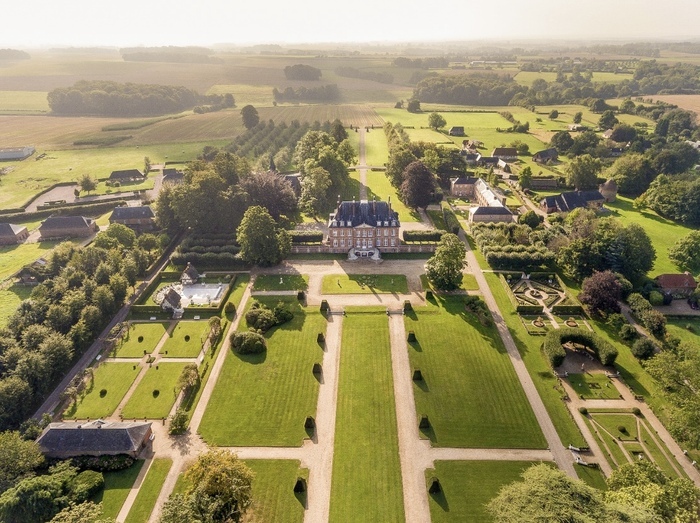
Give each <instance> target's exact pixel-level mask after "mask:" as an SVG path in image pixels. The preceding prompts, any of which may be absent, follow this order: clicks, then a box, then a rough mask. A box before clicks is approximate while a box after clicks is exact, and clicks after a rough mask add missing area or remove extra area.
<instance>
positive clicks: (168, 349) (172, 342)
mask: <svg viewBox="0 0 700 523" xmlns="http://www.w3.org/2000/svg"><path fill="white" fill-rule="evenodd" d="M208 333H209V325H208V324H207V322H206V321H204V320H195V321H179V322H177V325H176V326H175V329H174V330H173V332H172V335H171V336H170V337H169V338H168V339H167V340H166V342H165V344H164V345H163V347H161V349H160V354H161V355H162V356H163V357H165V358H196V357H197V356H198V355H199V353H200V352H201V350H202V341H203V340H204V339H206V335H207V334H208Z"/></svg>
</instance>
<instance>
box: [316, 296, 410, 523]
mask: <svg viewBox="0 0 700 523" xmlns="http://www.w3.org/2000/svg"><path fill="white" fill-rule="evenodd" d="M362 310H363V312H354V311H353V309H351V308H349V309H348V311H347V312H348V315H347V317H346V318H345V319H344V320H343V336H342V349H341V354H340V377H339V380H340V381H339V384H338V412H337V419H336V434H335V446H334V456H333V485H332V488H331V509H330V510H331V512H330V521H332V522H345V521H348V522H350V521H357V520H358V513H357V510H358V507H362V509H361V510H362V520H363V521H384V522H389V521H392V522H394V521H404V514H403V494H402V488H401V465H400V462H399V444H398V435H397V429H396V411H395V402H394V385H393V383H394V382H393V379H392V369H391V348H390V345H389V324H388V321H387V317H386V314H385V313H384V309H375V312H367V311H368V309H362ZM369 339H371V340H372V342H371V343H368V342H367V340H369Z"/></svg>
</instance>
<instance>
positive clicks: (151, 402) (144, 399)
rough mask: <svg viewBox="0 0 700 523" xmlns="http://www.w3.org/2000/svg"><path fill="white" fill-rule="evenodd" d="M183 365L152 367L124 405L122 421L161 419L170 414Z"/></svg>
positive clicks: (161, 363)
mask: <svg viewBox="0 0 700 523" xmlns="http://www.w3.org/2000/svg"><path fill="white" fill-rule="evenodd" d="M185 365H186V364H185V363H164V362H162V361H161V362H160V363H159V364H157V365H155V364H154V365H152V366H151V367H150V368H149V369H148V370H147V371H146V374H145V376H144V377H143V379H141V381H140V383H139V384H138V385H137V386H136V389H135V390H134V391H133V393H132V394H131V397H130V398H129V400H128V401H127V403H126V405H124V409H123V410H122V412H121V415H122V416H123V417H124V419H162V418H167V417H168V415H169V414H170V410H171V409H172V406H173V404H174V403H175V399H176V398H177V396H178V394H179V392H180V391H179V390H177V387H176V385H177V382H178V378H179V377H180V374H182V369H183V368H184V367H185Z"/></svg>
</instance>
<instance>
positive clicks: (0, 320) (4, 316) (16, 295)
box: [0, 285, 32, 328]
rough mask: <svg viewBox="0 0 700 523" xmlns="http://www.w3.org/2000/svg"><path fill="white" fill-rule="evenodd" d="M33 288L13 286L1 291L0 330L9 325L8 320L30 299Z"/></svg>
mask: <svg viewBox="0 0 700 523" xmlns="http://www.w3.org/2000/svg"><path fill="white" fill-rule="evenodd" d="M31 293H32V287H28V286H26V285H12V286H11V287H9V288H7V289H4V290H0V328H2V327H4V326H5V325H6V324H7V320H8V319H9V318H10V316H12V314H14V312H15V311H16V310H17V307H19V304H20V303H22V302H23V301H24V300H26V299H27V298H29V295H30V294H31Z"/></svg>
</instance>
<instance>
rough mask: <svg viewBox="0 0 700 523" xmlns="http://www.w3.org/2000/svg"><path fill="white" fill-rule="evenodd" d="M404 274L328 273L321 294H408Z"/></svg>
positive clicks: (324, 278)
mask: <svg viewBox="0 0 700 523" xmlns="http://www.w3.org/2000/svg"><path fill="white" fill-rule="evenodd" d="M407 293H408V281H407V280H406V276H404V275H403V274H369V275H368V274H328V275H326V276H324V277H323V285H322V287H321V294H407Z"/></svg>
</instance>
